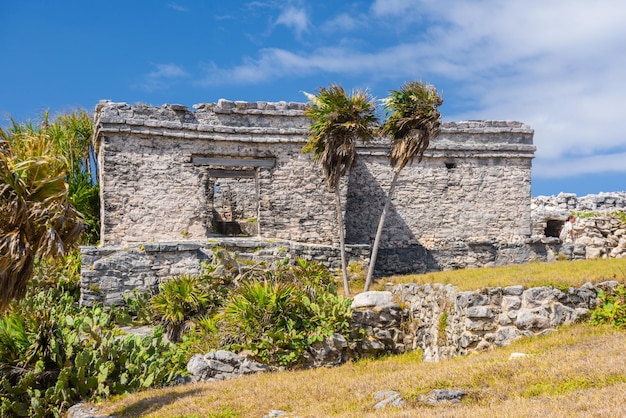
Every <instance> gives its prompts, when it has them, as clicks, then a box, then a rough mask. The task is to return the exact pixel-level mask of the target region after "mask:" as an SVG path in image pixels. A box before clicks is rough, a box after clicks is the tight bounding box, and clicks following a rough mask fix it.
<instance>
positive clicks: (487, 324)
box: [352, 281, 618, 361]
mask: <svg viewBox="0 0 626 418" xmlns="http://www.w3.org/2000/svg"><path fill="white" fill-rule="evenodd" d="M617 285H618V283H617V282H615V281H609V282H604V283H599V284H597V285H593V284H591V283H587V284H585V285H583V286H582V287H580V288H569V289H567V290H560V289H556V288H553V287H545V286H544V287H534V288H529V289H525V288H523V287H522V286H509V287H504V288H488V289H481V290H476V291H464V292H460V291H458V289H457V288H456V287H454V286H451V285H442V284H437V283H435V284H425V285H417V284H402V285H396V286H394V287H392V288H391V289H390V291H385V292H375V291H372V292H365V293H361V294H358V295H356V296H355V297H354V300H353V303H352V308H353V310H354V313H353V317H352V323H353V325H354V326H355V327H357V328H359V329H363V330H364V331H365V337H364V338H363V343H362V344H361V345H356V346H354V347H353V349H354V350H355V351H356V352H358V353H361V354H365V355H368V354H369V355H375V354H381V353H399V352H405V351H412V350H416V349H421V350H422V351H423V353H424V360H426V361H438V360H441V359H447V358H451V357H454V356H458V355H465V354H469V353H471V352H472V351H481V350H489V349H492V348H495V347H501V346H505V345H508V344H510V343H511V342H513V341H515V340H516V339H518V338H520V337H523V336H526V337H533V336H538V335H544V334H546V333H549V332H552V331H554V330H555V329H556V328H557V327H559V326H561V325H566V324H571V323H573V322H576V321H579V320H582V319H585V318H587V316H588V314H589V312H590V311H591V310H592V309H594V308H595V307H596V304H597V303H598V299H597V292H598V290H599V289H603V290H605V291H607V292H614V291H615V288H616V286H617ZM401 306H402V307H403V308H401Z"/></svg>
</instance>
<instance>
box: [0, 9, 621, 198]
mask: <svg viewBox="0 0 626 418" xmlns="http://www.w3.org/2000/svg"><path fill="white" fill-rule="evenodd" d="M625 22H626V3H625V2H624V1H623V0H596V1H594V2H590V1H582V0H581V1H578V0H549V1H545V0H542V1H539V0H507V1H502V0H475V1H467V0H464V1H461V0H447V1H443V0H371V1H330V0H329V1H323V0H317V1H313V0H311V1H304V0H293V1H289V0H280V1H278V0H277V1H273V0H261V1H237V0H229V1H217V0H215V1H209V0H206V1H200V0H176V1H169V0H164V1H160V0H150V1H147V0H146V1H139V0H134V1H130V0H123V1H122V0H108V1H106V2H95V1H87V0H66V1H64V0H59V1H43V0H38V1H34V0H33V1H29V0H21V1H17V0H13V1H12V0H0V48H1V51H2V63H1V64H0V80H2V82H1V86H2V87H1V89H0V125H3V126H5V125H6V124H7V123H8V117H7V115H9V114H10V115H11V116H13V118H15V119H16V120H18V121H25V120H27V119H33V120H36V119H37V117H38V115H39V114H40V113H41V111H43V110H46V109H49V110H50V112H51V114H53V115H54V114H56V113H59V112H62V111H68V110H72V109H74V108H78V107H82V108H86V109H87V110H89V111H91V110H92V109H93V108H94V107H95V105H96V104H97V103H98V101H99V100H101V99H110V100H113V101H120V102H127V103H131V104H134V103H146V104H150V105H155V106H159V105H161V104H164V103H177V104H184V105H188V106H190V107H191V106H192V105H193V104H195V103H212V102H216V101H217V100H219V99H220V98H225V99H229V100H246V101H257V100H264V101H280V100H286V101H299V102H304V101H306V98H305V96H304V95H303V94H302V91H308V92H314V91H315V90H316V89H317V88H319V87H321V86H326V85H328V84H330V83H339V84H341V85H343V86H344V87H345V88H346V89H348V90H350V89H353V88H368V89H369V90H370V91H371V93H372V94H373V95H374V96H376V97H378V98H383V97H385V96H387V94H388V92H389V90H391V89H397V88H399V87H400V86H401V85H402V84H403V83H404V82H405V81H410V80H423V81H427V82H429V83H431V84H434V85H435V87H437V89H438V90H439V91H440V92H442V94H443V97H444V104H443V106H442V107H441V112H442V115H443V118H444V120H446V121H459V120H467V119H497V120H518V121H521V122H524V123H527V124H529V125H530V126H531V127H532V128H533V129H535V145H536V146H537V154H536V158H535V160H534V161H533V186H532V187H533V190H532V191H533V195H540V194H543V195H551V194H558V193H559V192H571V193H576V194H578V195H585V194H589V193H598V192H609V191H623V190H626V129H624V122H623V121H624V119H625V117H624V116H625V115H624V114H625V112H626V106H625V105H626V76H625V74H626V73H625V71H626V70H625V69H626V24H625Z"/></svg>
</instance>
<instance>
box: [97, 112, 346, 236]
mask: <svg viewBox="0 0 626 418" xmlns="http://www.w3.org/2000/svg"><path fill="white" fill-rule="evenodd" d="M302 109H303V105H302V104H297V103H289V104H288V103H274V104H267V103H248V104H245V103H233V102H228V101H220V102H219V103H217V104H216V105H200V106H198V108H197V110H196V111H195V112H190V111H188V110H187V108H186V107H180V106H175V105H171V106H164V107H160V108H148V107H142V106H129V105H127V104H124V103H108V102H107V103H103V104H101V105H100V106H99V107H98V109H97V120H96V126H97V133H96V138H97V141H98V144H99V155H100V173H101V179H100V180H101V183H100V184H101V190H102V192H101V193H102V201H103V206H102V208H103V213H102V235H101V236H102V244H103V245H104V246H106V245H117V244H125V243H138V242H149V241H168V242H171V241H176V240H192V241H193V240H195V241H197V240H200V239H206V238H209V237H212V236H214V235H215V234H214V230H215V228H214V226H215V225H214V217H213V214H214V209H217V210H218V211H219V210H223V208H222V207H219V206H218V207H214V201H213V199H212V197H213V193H214V190H213V187H214V185H215V183H216V181H218V182H219V179H233V178H234V179H249V181H253V182H254V183H255V186H254V187H253V188H255V189H256V191H257V195H256V196H255V197H254V200H256V202H253V203H252V204H253V205H254V203H256V207H257V216H256V217H257V220H258V235H259V236H261V237H268V238H272V239H285V240H293V241H298V242H303V243H318V244H333V243H336V242H337V238H336V236H337V234H336V229H337V226H336V222H337V221H336V214H335V213H336V212H335V207H334V205H332V204H331V203H332V202H333V194H331V193H330V192H328V191H327V190H326V188H325V187H324V184H323V181H322V176H321V170H320V168H319V167H317V166H315V165H313V164H312V163H311V158H310V156H309V155H304V154H302V153H301V152H300V150H301V148H302V146H303V144H304V138H305V134H306V126H307V121H306V119H305V118H304V115H303V111H302ZM249 188H250V187H248V189H249ZM344 193H345V188H344ZM246 199H248V200H250V196H249V195H246ZM329 203H330V204H329ZM246 216H247V215H246Z"/></svg>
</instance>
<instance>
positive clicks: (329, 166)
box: [302, 84, 378, 188]
mask: <svg viewBox="0 0 626 418" xmlns="http://www.w3.org/2000/svg"><path fill="white" fill-rule="evenodd" d="M305 94H306V95H307V97H308V99H309V103H310V105H309V106H308V107H307V108H306V110H305V115H306V116H307V117H308V118H310V119H311V125H310V126H309V141H308V142H307V144H306V145H305V146H304V148H303V149H302V151H303V152H312V153H313V159H314V160H315V161H316V162H319V163H320V164H321V166H322V170H323V172H324V176H325V178H326V180H327V183H328V186H329V187H330V188H334V187H335V186H336V185H337V183H338V182H339V179H340V178H341V177H342V176H344V175H345V174H346V173H347V172H348V171H349V170H350V169H351V168H352V166H353V165H354V161H355V159H356V146H357V141H359V140H360V141H363V142H368V141H371V140H372V139H373V138H374V136H375V135H376V127H377V126H378V118H377V116H376V105H375V100H374V99H373V98H372V97H371V95H370V94H369V93H368V92H367V91H364V90H355V91H353V92H352V94H350V95H348V94H347V93H346V92H345V90H344V89H343V87H341V86H339V85H337V84H331V85H330V86H329V87H322V88H320V89H319V90H318V92H317V95H312V94H309V93H305Z"/></svg>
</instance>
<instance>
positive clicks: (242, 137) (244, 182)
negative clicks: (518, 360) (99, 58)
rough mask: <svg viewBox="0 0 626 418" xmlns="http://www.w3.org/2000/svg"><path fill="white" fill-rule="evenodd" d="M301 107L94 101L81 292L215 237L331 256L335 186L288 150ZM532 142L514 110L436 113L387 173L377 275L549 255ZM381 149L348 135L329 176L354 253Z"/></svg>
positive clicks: (110, 286)
mask: <svg viewBox="0 0 626 418" xmlns="http://www.w3.org/2000/svg"><path fill="white" fill-rule="evenodd" d="M304 108H305V105H304V104H302V103H291V102H290V103H286V102H276V103H269V102H233V101H227V100H220V101H218V103H216V104H199V105H195V106H194V110H189V109H188V108H187V107H186V106H180V105H164V106H161V107H149V106H144V105H134V106H133V105H128V104H126V103H112V102H109V101H103V102H101V103H100V104H99V105H98V106H97V108H96V123H95V126H96V132H95V141H96V146H97V148H98V151H99V166H100V187H101V203H102V205H101V207H102V214H101V222H102V230H101V244H100V246H98V247H82V248H81V251H82V260H83V261H82V263H83V265H82V278H81V288H82V302H83V303H86V304H90V303H93V302H94V301H100V302H103V303H105V304H111V303H118V302H120V301H122V294H123V293H124V292H127V291H130V290H132V289H140V290H149V289H154V288H155V287H156V286H157V285H158V283H159V282H160V281H161V280H162V279H165V278H168V277H172V276H175V275H179V274H184V273H189V274H194V273H199V272H200V271H201V265H200V263H201V262H202V261H203V260H206V259H209V258H211V257H212V251H211V249H212V248H214V247H217V246H219V247H223V248H227V249H230V250H233V251H235V252H236V253H237V254H238V255H239V257H242V258H249V259H254V260H268V261H271V260H277V259H282V258H285V257H290V258H292V259H294V258H296V257H304V258H307V259H312V260H316V261H320V262H323V263H325V264H327V265H329V266H331V267H337V266H338V264H339V249H338V237H337V219H336V213H335V205H334V194H333V193H332V192H331V191H329V190H327V188H326V183H325V180H324V178H323V176H322V172H321V168H320V167H319V166H317V165H315V164H313V162H312V159H311V156H310V155H308V154H303V153H302V152H301V149H302V147H303V146H304V144H305V143H306V141H307V132H308V131H307V129H308V124H309V121H308V119H307V118H306V117H305V116H304ZM534 152H535V147H534V145H533V130H532V129H531V128H530V127H528V126H527V125H525V124H522V123H519V122H509V121H469V122H458V123H444V124H443V128H442V131H441V135H440V136H439V138H438V139H436V140H435V141H433V142H432V143H431V146H430V147H429V149H428V150H427V152H426V154H425V156H424V159H423V160H422V162H421V163H419V164H417V163H415V164H413V165H410V166H407V167H405V169H404V170H403V172H402V174H401V176H400V181H399V184H398V186H397V188H396V192H395V195H394V199H393V201H392V206H391V210H390V213H389V214H388V217H387V221H386V227H385V231H384V233H383V236H382V241H381V249H380V252H379V257H378V260H377V263H376V274H377V275H378V276H380V275H386V274H393V273H418V272H426V271H433V270H444V269H456V268H466V267H479V266H485V265H501V264H509V263H522V262H527V261H530V260H537V259H539V260H543V259H546V258H549V255H550V251H551V250H550V246H551V245H552V246H554V245H555V244H554V243H550V242H548V243H547V244H546V242H545V241H546V240H545V239H543V238H545V236H542V237H540V238H536V237H535V239H533V237H532V235H533V230H532V228H533V225H539V226H538V228H541V225H542V222H544V223H545V222H547V220H546V218H542V219H539V220H536V221H535V222H534V223H533V222H531V184H530V183H531V180H530V178H531V175H530V174H531V160H532V158H533V157H534ZM387 154H388V141H385V140H380V141H379V142H376V143H372V144H368V145H360V146H359V149H358V159H357V164H356V167H355V168H354V170H353V171H352V172H351V173H350V175H349V176H347V177H346V178H345V179H343V180H342V184H341V194H342V201H343V203H344V205H345V206H344V219H345V225H343V227H344V228H345V234H346V243H347V251H348V256H349V259H350V260H351V261H352V262H353V263H359V265H361V266H364V265H366V264H367V262H368V260H369V254H370V246H371V244H372V242H373V240H374V235H375V233H376V227H377V224H378V219H379V216H380V213H381V211H382V207H383V204H384V199H385V194H386V192H387V190H388V188H389V183H390V181H391V178H392V174H393V173H392V170H391V168H390V166H389V162H388V158H387ZM545 228H546V227H545V226H544V229H545ZM542 235H545V234H542ZM542 239H543V240H542ZM548 241H550V240H548Z"/></svg>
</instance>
